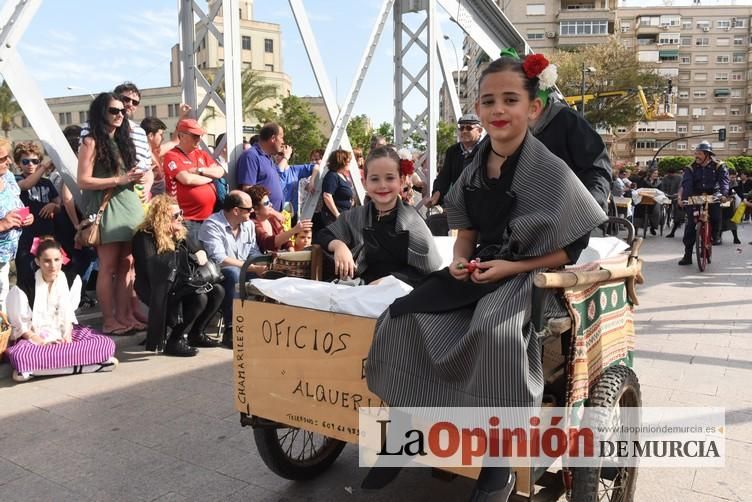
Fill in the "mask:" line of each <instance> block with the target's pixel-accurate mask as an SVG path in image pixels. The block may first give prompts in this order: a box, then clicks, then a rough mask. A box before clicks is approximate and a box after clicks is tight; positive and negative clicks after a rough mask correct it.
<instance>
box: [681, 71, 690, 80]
mask: <svg viewBox="0 0 752 502" xmlns="http://www.w3.org/2000/svg"><path fill="white" fill-rule="evenodd" d="M689 77H690V74H689V72H688V71H680V72H679V80H689Z"/></svg>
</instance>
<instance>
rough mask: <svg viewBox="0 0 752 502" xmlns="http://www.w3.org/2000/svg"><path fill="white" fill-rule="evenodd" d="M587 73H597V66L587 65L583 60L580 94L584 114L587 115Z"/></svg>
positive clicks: (581, 109)
mask: <svg viewBox="0 0 752 502" xmlns="http://www.w3.org/2000/svg"><path fill="white" fill-rule="evenodd" d="M585 73H595V68H593V67H592V66H585V61H583V62H582V85H581V86H580V94H582V108H580V111H581V112H582V116H583V117H584V116H585Z"/></svg>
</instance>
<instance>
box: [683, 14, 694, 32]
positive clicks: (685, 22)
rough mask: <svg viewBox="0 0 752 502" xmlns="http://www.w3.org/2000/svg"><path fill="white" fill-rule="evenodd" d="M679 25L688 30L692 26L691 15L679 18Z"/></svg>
mask: <svg viewBox="0 0 752 502" xmlns="http://www.w3.org/2000/svg"><path fill="white" fill-rule="evenodd" d="M681 27H682V30H689V29H691V28H692V18H691V17H683V18H682V20H681Z"/></svg>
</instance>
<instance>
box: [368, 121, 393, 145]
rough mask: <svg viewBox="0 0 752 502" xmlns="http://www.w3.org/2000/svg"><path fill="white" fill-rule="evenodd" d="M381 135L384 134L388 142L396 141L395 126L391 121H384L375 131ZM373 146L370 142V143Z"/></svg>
mask: <svg viewBox="0 0 752 502" xmlns="http://www.w3.org/2000/svg"><path fill="white" fill-rule="evenodd" d="M373 133H374V134H377V135H379V136H384V138H386V142H387V143H394V127H393V126H392V124H391V123H389V122H382V123H381V124H379V127H377V128H376V130H375V131H374V132H373ZM368 146H369V147H370V146H371V145H370V144H369V145H368Z"/></svg>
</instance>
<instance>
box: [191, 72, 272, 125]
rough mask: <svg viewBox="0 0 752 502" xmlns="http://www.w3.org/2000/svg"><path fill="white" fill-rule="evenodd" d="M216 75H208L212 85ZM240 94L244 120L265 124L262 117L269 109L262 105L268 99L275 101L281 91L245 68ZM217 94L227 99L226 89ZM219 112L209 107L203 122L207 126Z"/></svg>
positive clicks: (218, 91) (221, 88)
mask: <svg viewBox="0 0 752 502" xmlns="http://www.w3.org/2000/svg"><path fill="white" fill-rule="evenodd" d="M215 78H216V74H214V73H208V74H207V75H206V80H207V81H208V82H209V83H210V84H211V83H213V82H214V79H215ZM240 89H241V90H240V93H241V96H242V99H243V119H244V120H251V119H256V120H258V121H261V122H264V121H263V120H261V118H260V117H262V116H266V112H267V110H268V109H267V108H265V107H262V106H261V103H262V102H264V101H266V100H268V99H275V98H276V97H277V93H278V91H279V89H278V88H277V86H276V85H274V84H268V83H266V80H265V79H264V77H262V76H261V74H260V73H259V72H257V71H255V70H253V69H251V68H250V67H248V68H245V69H244V70H243V72H242V73H241V75H240ZM217 94H218V95H219V97H220V98H222V99H223V100H224V99H225V88H224V86H220V87H219V89H217ZM217 115H218V111H217V109H216V108H215V107H213V106H207V107H206V109H205V110H204V113H203V115H202V122H203V123H204V124H205V123H207V122H208V121H209V120H211V119H213V118H216V117H217Z"/></svg>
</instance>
